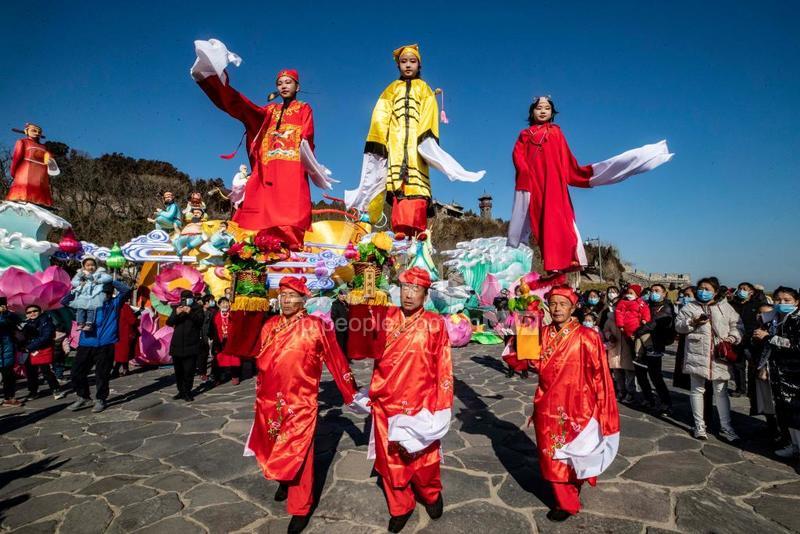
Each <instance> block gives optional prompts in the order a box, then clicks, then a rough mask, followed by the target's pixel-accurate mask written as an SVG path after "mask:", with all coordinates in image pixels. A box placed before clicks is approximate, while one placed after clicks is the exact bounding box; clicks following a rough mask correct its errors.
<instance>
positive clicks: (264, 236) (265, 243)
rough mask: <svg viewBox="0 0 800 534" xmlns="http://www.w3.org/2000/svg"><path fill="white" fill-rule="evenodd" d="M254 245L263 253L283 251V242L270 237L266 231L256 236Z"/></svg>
mask: <svg viewBox="0 0 800 534" xmlns="http://www.w3.org/2000/svg"><path fill="white" fill-rule="evenodd" d="M253 244H254V245H255V246H256V247H257V248H258V250H260V251H261V252H280V250H281V240H280V239H278V238H277V237H274V236H272V235H270V234H269V233H267V231H266V230H261V231H260V232H258V233H257V234H256V237H255V239H253Z"/></svg>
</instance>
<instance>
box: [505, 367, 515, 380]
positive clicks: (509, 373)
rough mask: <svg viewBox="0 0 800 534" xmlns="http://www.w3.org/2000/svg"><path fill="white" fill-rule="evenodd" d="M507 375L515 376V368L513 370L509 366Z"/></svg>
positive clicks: (509, 376)
mask: <svg viewBox="0 0 800 534" xmlns="http://www.w3.org/2000/svg"><path fill="white" fill-rule="evenodd" d="M506 376H507V377H508V378H513V376H514V370H513V369H512V368H511V367H509V368H508V371H506Z"/></svg>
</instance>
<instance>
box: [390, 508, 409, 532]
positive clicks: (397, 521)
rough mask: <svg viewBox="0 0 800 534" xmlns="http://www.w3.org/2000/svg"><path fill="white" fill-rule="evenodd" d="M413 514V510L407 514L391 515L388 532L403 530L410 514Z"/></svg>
mask: <svg viewBox="0 0 800 534" xmlns="http://www.w3.org/2000/svg"><path fill="white" fill-rule="evenodd" d="M413 513H414V510H411V511H410V512H408V513H407V514H404V515H393V516H392V518H391V519H389V527H388V530H389V532H395V533H396V532H400V531H401V530H403V528H405V526H406V523H408V519H409V518H410V517H411V514H413Z"/></svg>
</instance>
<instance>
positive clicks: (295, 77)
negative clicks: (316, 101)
mask: <svg viewBox="0 0 800 534" xmlns="http://www.w3.org/2000/svg"><path fill="white" fill-rule="evenodd" d="M281 76H288V77H289V78H291V79H293V80H294V81H296V82H297V83H300V75H299V74H297V71H296V70H294V69H283V70H282V71H280V72H279V73H278V75H277V76H275V81H278V79H280V77H281Z"/></svg>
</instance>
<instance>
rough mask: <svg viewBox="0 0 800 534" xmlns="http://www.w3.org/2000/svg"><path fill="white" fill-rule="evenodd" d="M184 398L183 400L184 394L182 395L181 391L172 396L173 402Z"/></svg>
mask: <svg viewBox="0 0 800 534" xmlns="http://www.w3.org/2000/svg"><path fill="white" fill-rule="evenodd" d="M182 398H183V393H181V392H180V391H179V392H177V393H176V394H175V395H173V396H172V400H180V399H182Z"/></svg>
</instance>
